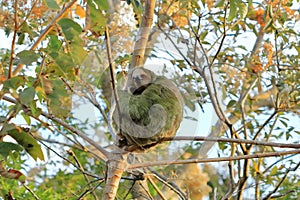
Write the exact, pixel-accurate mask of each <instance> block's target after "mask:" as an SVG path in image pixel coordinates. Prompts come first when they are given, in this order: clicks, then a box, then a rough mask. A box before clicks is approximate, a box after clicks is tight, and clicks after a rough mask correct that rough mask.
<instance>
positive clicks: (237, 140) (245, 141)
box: [162, 136, 300, 148]
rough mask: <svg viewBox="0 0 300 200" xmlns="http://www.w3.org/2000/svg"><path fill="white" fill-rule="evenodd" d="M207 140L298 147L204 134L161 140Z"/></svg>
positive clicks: (288, 144) (296, 145)
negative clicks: (206, 135)
mask: <svg viewBox="0 0 300 200" xmlns="http://www.w3.org/2000/svg"><path fill="white" fill-rule="evenodd" d="M179 140H185V141H193V140H194V141H209V142H230V143H237V144H241V143H244V144H252V145H262V146H271V147H279V148H300V144H299V143H294V144H291V143H278V142H265V141H257V140H245V139H234V138H219V137H205V136H196V137H195V136H176V137H173V138H172V137H166V138H164V139H163V140H162V141H179Z"/></svg>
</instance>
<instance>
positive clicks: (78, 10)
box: [75, 4, 85, 18]
mask: <svg viewBox="0 0 300 200" xmlns="http://www.w3.org/2000/svg"><path fill="white" fill-rule="evenodd" d="M75 14H76V15H78V16H79V17H80V18H84V17H85V10H84V9H83V8H82V7H81V6H80V5H79V4H77V5H76V8H75Z"/></svg>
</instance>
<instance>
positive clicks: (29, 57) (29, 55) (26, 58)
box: [17, 50, 40, 65]
mask: <svg viewBox="0 0 300 200" xmlns="http://www.w3.org/2000/svg"><path fill="white" fill-rule="evenodd" d="M17 57H18V58H19V60H18V62H19V63H23V64H25V65H30V64H31V63H33V62H36V61H37V59H38V58H39V57H40V56H39V54H37V53H35V52H34V51H29V50H23V51H21V52H20V53H18V54H17Z"/></svg>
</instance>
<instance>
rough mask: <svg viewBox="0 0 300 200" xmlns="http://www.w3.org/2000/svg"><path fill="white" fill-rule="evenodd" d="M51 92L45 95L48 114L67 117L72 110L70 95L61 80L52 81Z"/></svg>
mask: <svg viewBox="0 0 300 200" xmlns="http://www.w3.org/2000/svg"><path fill="white" fill-rule="evenodd" d="M52 83H53V86H54V87H53V92H52V93H51V94H49V95H47V98H48V101H47V107H48V110H49V112H51V113H52V114H54V115H56V116H59V117H63V118H65V117H67V116H69V114H70V112H71V108H72V100H71V95H70V93H69V92H68V90H66V88H65V85H64V83H63V81H62V80H60V79H58V80H52Z"/></svg>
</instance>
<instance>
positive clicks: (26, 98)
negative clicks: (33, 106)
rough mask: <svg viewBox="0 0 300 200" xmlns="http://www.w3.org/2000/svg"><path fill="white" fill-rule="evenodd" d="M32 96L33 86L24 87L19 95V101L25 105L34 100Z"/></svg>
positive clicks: (33, 94) (33, 92) (33, 93)
mask: <svg viewBox="0 0 300 200" xmlns="http://www.w3.org/2000/svg"><path fill="white" fill-rule="evenodd" d="M34 96H35V90H34V88H33V87H29V88H26V89H24V90H23V91H22V92H21V93H20V95H19V97H20V100H21V103H22V104H25V105H27V104H29V103H30V102H32V101H33V100H34Z"/></svg>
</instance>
